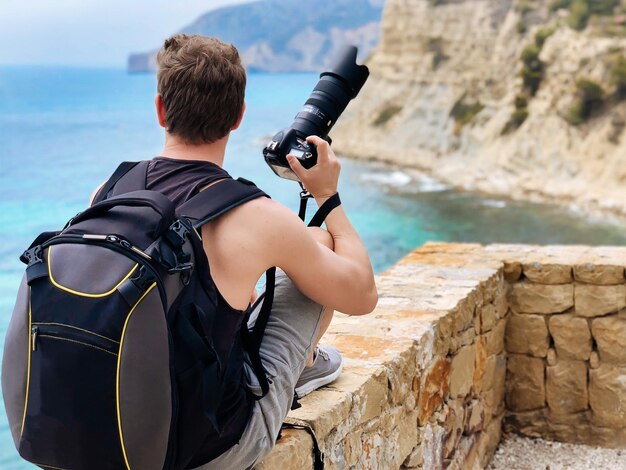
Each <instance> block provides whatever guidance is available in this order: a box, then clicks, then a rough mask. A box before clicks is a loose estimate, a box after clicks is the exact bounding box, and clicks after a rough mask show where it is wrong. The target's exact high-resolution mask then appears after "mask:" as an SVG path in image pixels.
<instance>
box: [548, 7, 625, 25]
mask: <svg viewBox="0 0 626 470" xmlns="http://www.w3.org/2000/svg"><path fill="white" fill-rule="evenodd" d="M619 3H620V0H554V1H553V2H552V3H551V4H550V10H551V11H556V10H560V9H562V8H568V9H569V11H570V14H569V17H568V18H567V24H568V25H569V26H570V27H572V28H573V29H575V30H577V31H582V30H583V29H585V28H586V27H587V23H588V21H589V18H590V17H591V16H592V15H599V16H610V15H613V14H614V13H615V7H616V6H618V5H619Z"/></svg>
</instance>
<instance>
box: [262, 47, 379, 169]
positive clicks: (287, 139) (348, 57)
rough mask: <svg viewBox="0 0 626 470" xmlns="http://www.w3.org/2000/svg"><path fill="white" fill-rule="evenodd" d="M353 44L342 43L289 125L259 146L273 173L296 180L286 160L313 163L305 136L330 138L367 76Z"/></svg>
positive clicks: (314, 158) (314, 156) (313, 155)
mask: <svg viewBox="0 0 626 470" xmlns="http://www.w3.org/2000/svg"><path fill="white" fill-rule="evenodd" d="M356 56H357V48H356V47H354V46H345V47H344V48H343V49H342V50H341V52H340V53H339V54H338V56H337V58H336V60H334V61H333V63H332V65H331V67H330V68H329V70H328V71H326V72H322V73H321V74H320V80H319V82H317V85H315V88H314V89H313V92H312V93H311V96H310V97H309V99H308V100H306V102H305V103H304V106H303V107H302V109H301V110H300V112H299V113H298V114H297V115H296V117H295V119H294V121H293V124H291V126H290V127H288V128H286V129H283V130H282V131H280V132H278V133H277V134H276V135H275V136H274V137H273V138H272V141H271V142H270V143H269V144H267V147H265V148H264V149H263V156H264V157H265V161H266V162H267V164H268V165H269V167H270V168H271V169H272V171H273V172H274V173H276V175H278V176H280V177H281V178H286V179H289V180H294V181H299V179H298V177H297V176H296V174H295V173H294V172H293V170H292V169H291V167H290V166H289V162H288V161H287V155H289V154H291V155H294V156H295V157H296V158H298V160H300V163H301V164H302V166H303V167H305V168H311V167H313V166H314V165H315V164H316V163H317V151H316V148H315V146H314V145H311V144H309V143H308V142H307V141H306V138H307V137H308V136H310V135H316V136H318V137H321V138H322V139H324V140H326V141H327V142H328V143H330V142H331V139H330V137H329V136H328V133H329V132H330V130H331V129H332V127H333V126H334V125H335V123H336V122H337V119H339V116H341V113H343V111H344V110H345V109H346V106H348V103H349V102H350V101H351V100H352V99H354V98H356V96H357V95H358V94H359V91H361V88H362V87H363V85H364V84H365V81H366V80H367V77H368V76H369V69H368V68H367V67H366V66H365V65H357V63H356Z"/></svg>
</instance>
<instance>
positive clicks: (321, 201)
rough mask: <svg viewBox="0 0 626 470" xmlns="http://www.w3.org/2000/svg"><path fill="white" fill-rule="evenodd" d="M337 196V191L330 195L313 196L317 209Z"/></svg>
mask: <svg viewBox="0 0 626 470" xmlns="http://www.w3.org/2000/svg"><path fill="white" fill-rule="evenodd" d="M335 194H337V191H335V192H334V193H331V194H324V195H323V196H313V197H314V198H315V202H316V203H317V207H321V206H322V204H324V203H325V202H326V201H328V200H329V199H330V198H331V197H333V196H334V195H335Z"/></svg>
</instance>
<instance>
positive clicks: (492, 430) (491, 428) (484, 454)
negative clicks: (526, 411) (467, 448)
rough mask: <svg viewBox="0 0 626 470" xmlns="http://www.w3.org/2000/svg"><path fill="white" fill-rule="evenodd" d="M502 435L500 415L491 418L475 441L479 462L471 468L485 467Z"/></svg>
mask: <svg viewBox="0 0 626 470" xmlns="http://www.w3.org/2000/svg"><path fill="white" fill-rule="evenodd" d="M501 437H502V415H499V416H497V417H496V418H495V419H493V420H492V421H491V422H490V423H489V424H488V425H487V427H486V428H485V429H484V430H483V432H481V433H480V436H479V438H478V442H477V443H476V446H477V452H476V454H477V455H478V458H479V462H477V463H478V466H475V467H473V468H472V470H474V468H487V465H488V464H489V462H490V461H491V458H492V457H493V454H494V453H495V452H496V449H497V448H498V444H499V443H500V438H501Z"/></svg>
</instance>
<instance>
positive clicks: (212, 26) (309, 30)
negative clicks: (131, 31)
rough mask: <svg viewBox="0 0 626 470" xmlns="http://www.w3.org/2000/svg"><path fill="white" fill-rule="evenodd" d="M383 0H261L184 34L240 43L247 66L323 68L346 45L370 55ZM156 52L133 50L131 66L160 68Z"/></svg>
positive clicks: (202, 21)
mask: <svg viewBox="0 0 626 470" xmlns="http://www.w3.org/2000/svg"><path fill="white" fill-rule="evenodd" d="M382 3H383V1H382V0H262V1H258V2H254V3H247V4H243V5H236V6H231V7H225V8H220V9H217V10H214V11H210V12H208V13H206V14H205V15H202V16H201V17H200V18H198V19H197V20H196V21H194V22H193V23H191V24H190V25H188V26H186V27H184V28H183V29H182V30H181V32H183V33H187V34H203V35H207V36H217V37H219V38H220V39H222V40H223V41H227V42H230V43H232V44H234V45H235V46H237V48H238V49H239V51H240V52H241V53H242V56H243V59H244V62H245V64H246V66H247V67H248V69H250V70H256V71H262V72H318V71H320V70H321V69H322V68H323V67H324V66H325V65H327V64H328V60H329V59H331V58H332V56H333V53H334V52H335V51H336V50H337V49H338V48H340V47H341V46H342V45H344V44H346V43H350V44H355V45H357V46H358V47H359V53H360V55H361V58H365V57H367V56H368V55H369V53H370V52H371V50H372V48H373V47H374V46H375V45H376V43H377V42H378V38H379V30H380V16H381V11H382ZM155 58H156V51H151V52H147V53H140V54H131V56H130V57H129V59H128V70H129V71H131V72H145V71H154V70H156V60H155Z"/></svg>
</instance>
